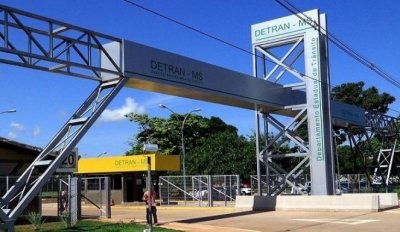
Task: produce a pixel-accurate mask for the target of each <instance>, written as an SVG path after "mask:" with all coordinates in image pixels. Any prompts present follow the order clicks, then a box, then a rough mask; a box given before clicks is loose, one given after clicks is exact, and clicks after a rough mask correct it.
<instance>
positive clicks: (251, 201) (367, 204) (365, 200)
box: [235, 193, 399, 212]
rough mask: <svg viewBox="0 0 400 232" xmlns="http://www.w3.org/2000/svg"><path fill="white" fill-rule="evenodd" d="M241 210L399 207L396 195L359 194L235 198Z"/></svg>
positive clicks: (374, 209) (368, 209)
mask: <svg viewBox="0 0 400 232" xmlns="http://www.w3.org/2000/svg"><path fill="white" fill-rule="evenodd" d="M235 207H236V208H238V209H243V210H255V211H263V210H305V211H369V212H377V211H380V210H385V209H390V208H397V207H399V200H398V197H397V193H361V194H343V195H335V196H236V205H235Z"/></svg>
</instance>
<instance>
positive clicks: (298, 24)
mask: <svg viewBox="0 0 400 232" xmlns="http://www.w3.org/2000/svg"><path fill="white" fill-rule="evenodd" d="M299 16H301V17H297V16H296V15H292V16H287V17H283V18H279V19H275V20H271V21H267V22H262V23H258V24H254V25H252V26H251V38H252V43H253V44H256V43H262V42H264V41H265V40H267V39H268V40H270V39H273V38H275V37H279V38H282V36H283V37H285V36H292V35H295V34H298V33H299V32H301V31H306V30H308V29H310V28H312V27H313V26H314V25H315V22H318V10H311V11H307V12H304V13H301V14H299ZM304 16H307V19H306V20H303V19H301V18H304Z"/></svg>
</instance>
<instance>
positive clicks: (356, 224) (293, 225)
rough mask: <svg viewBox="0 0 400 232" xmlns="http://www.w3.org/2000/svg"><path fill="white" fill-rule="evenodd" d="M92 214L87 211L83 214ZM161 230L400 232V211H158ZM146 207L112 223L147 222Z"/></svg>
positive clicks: (121, 210)
mask: <svg viewBox="0 0 400 232" xmlns="http://www.w3.org/2000/svg"><path fill="white" fill-rule="evenodd" d="M85 211H86V212H90V211H89V209H88V208H87V209H86V210H84V212H85ZM158 216H159V221H160V226H163V227H168V228H174V229H180V230H185V231H193V232H200V231H223V232H229V231H232V232H234V231H268V232H269V231H304V232H305V231H307V232H313V231H315V232H317V231H318V232H320V231H326V232H329V231H341V232H342V231H349V232H356V231H363V232H365V231H374V232H376V231H387V232H389V231H400V209H393V210H387V211H383V212H377V213H371V212H300V211H269V212H253V211H237V210H235V209H234V208H233V207H213V208H206V207H181V206H178V207H176V206H170V207H158ZM144 219H145V208H144V207H143V206H113V207H112V218H111V219H102V220H111V221H125V222H129V221H132V220H133V221H135V222H138V223H144V222H145V220H144Z"/></svg>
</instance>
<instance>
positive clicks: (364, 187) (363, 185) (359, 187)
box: [250, 174, 378, 194]
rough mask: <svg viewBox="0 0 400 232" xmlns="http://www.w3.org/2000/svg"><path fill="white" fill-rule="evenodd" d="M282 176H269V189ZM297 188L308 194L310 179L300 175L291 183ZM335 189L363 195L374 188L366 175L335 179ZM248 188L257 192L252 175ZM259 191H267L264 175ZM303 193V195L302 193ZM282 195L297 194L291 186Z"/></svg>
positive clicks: (255, 177)
mask: <svg viewBox="0 0 400 232" xmlns="http://www.w3.org/2000/svg"><path fill="white" fill-rule="evenodd" d="M281 178H284V177H282V176H278V175H270V178H269V183H270V188H274V187H275V184H276V183H277V184H278V183H280V180H281ZM293 182H294V183H295V184H296V185H297V186H299V187H300V189H302V190H303V191H304V192H306V193H309V192H310V191H311V179H310V175H308V174H304V175H300V176H299V177H298V178H297V179H296V180H294V181H293ZM336 183H337V184H336V185H337V189H336V193H363V192H372V191H373V189H374V187H378V186H371V184H370V183H369V182H368V179H367V175H366V174H343V175H340V176H339V177H338V178H337V181H336ZM250 186H251V187H252V189H254V192H255V193H257V192H258V186H257V176H255V175H253V176H251V177H250ZM261 189H262V192H263V193H265V192H266V189H267V177H266V175H262V176H261ZM304 192H303V193H304ZM282 194H299V193H298V192H296V191H295V190H294V189H293V188H292V187H291V186H288V187H287V188H286V189H285V190H284V191H283V192H282Z"/></svg>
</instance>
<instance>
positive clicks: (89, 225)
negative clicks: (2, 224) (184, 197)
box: [15, 220, 178, 232]
mask: <svg viewBox="0 0 400 232" xmlns="http://www.w3.org/2000/svg"><path fill="white" fill-rule="evenodd" d="M145 228H146V226H145V225H142V224H137V223H106V222H99V221H91V220H84V221H79V222H78V223H77V224H76V226H74V227H71V228H65V226H64V223H62V222H49V223H44V224H43V225H42V228H41V230H39V231H41V232H56V231H57V232H58V231H61V232H73V231H75V232H81V231H91V232H92V231H94V232H96V231H97V232H100V231H101V232H103V231H105V232H128V231H129V232H133V231H137V232H139V231H140V232H143V230H144V229H145ZM15 231H16V232H27V231H35V230H34V229H33V226H32V225H31V224H27V225H17V226H15ZM153 231H155V232H176V231H178V230H171V229H164V228H160V227H153Z"/></svg>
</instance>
